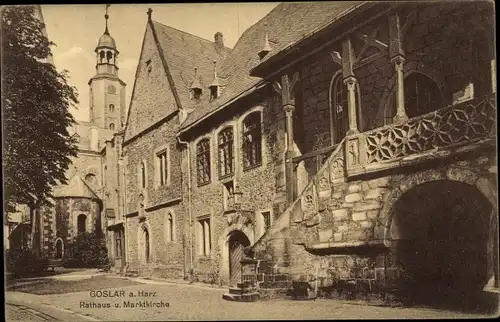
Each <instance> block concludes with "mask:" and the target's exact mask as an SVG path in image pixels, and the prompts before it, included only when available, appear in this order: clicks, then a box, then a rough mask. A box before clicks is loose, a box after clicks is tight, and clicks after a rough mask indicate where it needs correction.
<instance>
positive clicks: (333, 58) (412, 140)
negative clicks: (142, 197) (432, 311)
mask: <svg viewBox="0 0 500 322" xmlns="http://www.w3.org/2000/svg"><path fill="white" fill-rule="evenodd" d="M316 6H317V7H316ZM324 6H332V7H330V8H329V9H330V10H329V14H330V15H333V16H335V17H333V18H332V16H328V15H327V14H323V15H322V14H319V11H322V10H324V9H325V7H322V6H321V5H319V4H318V5H311V6H308V5H304V4H300V5H292V4H284V5H280V6H278V7H277V8H276V9H275V10H273V11H272V12H271V13H270V14H269V15H268V16H266V17H264V18H263V19H262V20H261V21H260V22H258V23H257V24H256V25H254V26H252V27H251V28H249V30H247V31H246V32H245V33H244V34H243V35H242V37H241V39H240V40H239V42H238V43H237V45H236V47H235V48H234V49H233V50H232V52H231V54H230V55H229V56H228V58H227V59H226V61H225V63H224V64H223V66H222V68H221V72H220V74H219V75H221V78H222V79H231V77H232V78H233V79H236V78H238V79H240V81H233V82H232V83H231V82H228V83H227V84H224V83H223V86H222V95H221V97H220V98H219V102H220V103H219V104H217V106H214V105H212V106H209V107H207V108H206V109H205V111H202V112H198V113H194V114H193V115H190V116H189V117H188V119H187V121H186V122H185V123H184V124H183V125H182V126H181V130H180V133H179V137H180V138H181V139H183V140H184V139H185V140H188V141H189V142H190V143H189V146H188V148H187V149H186V151H187V153H189V159H188V162H189V164H190V166H189V167H188V169H187V171H188V172H189V176H188V177H187V179H188V180H189V185H190V187H189V189H190V191H191V193H190V194H189V195H190V199H189V200H188V202H189V203H190V204H191V207H192V217H193V226H195V229H194V232H192V236H193V237H192V238H193V239H194V240H195V241H196V242H197V243H198V245H197V247H196V249H195V250H194V252H195V264H193V270H194V273H195V275H196V276H199V278H200V279H201V280H210V281H213V282H220V283H222V284H226V283H230V284H234V281H237V280H238V279H239V278H241V273H239V272H238V271H239V270H240V268H241V267H240V266H238V265H233V262H238V261H239V259H241V258H242V257H243V256H244V254H243V253H244V252H242V251H241V249H243V248H244V247H247V246H251V248H252V251H253V252H255V253H254V256H255V257H256V259H261V260H263V259H266V260H267V261H270V262H271V264H272V266H273V267H274V273H273V274H275V275H276V276H282V275H286V276H290V277H291V279H294V280H299V279H302V280H304V279H305V280H316V281H319V282H316V284H315V285H316V286H317V288H322V289H330V288H332V287H333V288H337V289H339V288H340V289H342V288H343V287H345V286H343V285H350V284H355V285H359V287H361V288H362V287H364V285H365V284H366V285H369V287H371V285H372V284H373V285H385V287H389V286H390V285H392V284H391V283H396V282H397V281H400V278H403V277H405V278H407V279H406V280H404V281H406V282H404V283H403V285H404V284H405V283H406V284H407V285H409V283H410V280H414V281H416V283H417V284H422V285H429V283H432V281H436V278H437V279H438V280H439V278H438V277H439V276H441V280H442V281H443V284H447V283H448V285H458V284H460V283H461V282H460V281H464V280H466V281H469V282H470V283H465V282H464V283H463V284H464V285H467V286H471V287H476V288H477V287H480V288H481V287H483V286H484V285H486V284H488V283H493V284H496V285H497V284H498V282H497V279H498V265H497V264H496V263H497V262H498V255H497V251H498V247H497V243H496V242H495V241H496V236H497V234H498V232H497V228H496V227H497V219H496V218H497V208H496V207H497V206H496V205H497V203H496V199H495V198H494V197H492V196H493V194H494V193H495V191H496V185H495V183H494V180H491V179H492V178H496V175H497V174H496V166H495V157H494V153H495V152H494V148H493V147H492V146H491V145H489V144H490V143H488V142H492V141H491V138H493V137H494V135H495V132H494V130H493V128H494V125H493V124H494V116H493V115H494V109H495V107H494V100H493V96H492V95H494V93H495V91H496V89H495V84H494V83H495V81H494V78H492V77H494V76H492V75H494V73H495V71H494V70H493V71H492V69H491V66H494V59H495V56H494V52H493V49H492V48H493V47H492V45H491V44H492V43H493V38H492V30H493V26H492V25H491V24H488V23H485V24H482V25H481V26H477V27H474V26H476V25H477V23H476V22H477V21H482V20H484V19H485V17H488V16H491V8H490V7H488V6H489V5H487V4H484V6H482V7H481V6H479V7H478V10H473V11H474V12H476V11H477V13H475V14H474V15H470V14H468V12H472V11H468V10H467V9H466V8H465V7H466V6H457V5H454V4H449V3H447V4H432V5H430V4H419V5H408V6H405V5H400V6H395V7H392V6H390V5H388V6H385V5H374V6H373V7H372V6H371V5H365V4H359V3H351V4H349V5H345V4H335V5H333V4H324ZM344 6H347V7H344ZM314 7H315V8H314ZM469 9H471V8H469ZM475 9H476V7H475ZM295 10H296V11H295ZM315 10H318V12H316V11H315ZM351 10H352V12H351ZM327 11H328V10H324V12H327ZM294 12H295V14H297V16H294ZM299 13H300V14H299ZM305 13H308V14H311V16H313V14H316V15H314V17H315V18H318V17H323V18H324V19H326V21H329V22H331V24H330V27H328V28H325V29H324V30H322V31H317V30H316V31H315V33H316V37H318V39H322V40H323V41H324V42H325V44H326V45H325V46H324V48H323V47H320V49H317V45H318V42H319V40H317V39H315V40H314V41H313V40H309V42H308V41H306V40H301V41H299V40H298V38H294V37H296V34H299V33H300V32H298V31H297V30H294V33H291V34H287V32H286V31H285V30H284V29H285V28H286V26H284V25H283V24H281V23H282V22H283V21H298V20H294V19H299V18H298V16H299V15H300V17H301V18H300V19H302V17H303V15H304V14H305ZM348 17H349V18H352V19H353V20H351V22H352V23H353V24H354V25H355V26H356V28H354V29H355V31H349V32H347V31H346V32H347V34H345V35H344V36H343V37H340V38H339V39H337V40H335V41H334V40H332V39H328V36H327V35H332V34H342V33H343V32H344V29H343V28H347V22H346V21H347V20H348V19H349V18H348ZM443 17H445V18H443ZM284 18H287V19H284ZM280 19H281V20H280ZM344 19H345V20H344ZM277 21H279V23H278V22H277ZM301 21H302V20H301ZM458 21H460V22H461V23H460V25H457V22H458ZM485 21H490V20H487V19H486V20H485ZM321 22H322V21H319V22H318V23H321ZM490 22H491V21H490ZM290 23H291V22H290ZM323 23H324V21H323ZM302 27H303V28H305V29H306V30H314V27H315V25H314V23H310V25H308V26H302ZM295 28H296V29H297V28H300V27H295ZM309 28H310V29H309ZM461 28H469V29H470V30H472V33H470V34H469V35H473V36H470V37H469V36H464V35H463V34H460V33H458V34H457V30H461ZM292 29H293V28H292ZM450 30H454V31H453V32H450ZM295 33H296V34H295ZM303 33H306V32H303ZM311 37H312V36H311ZM323 37H324V38H323ZM294 41H296V43H295V42H294ZM273 43H274V47H273ZM289 43H294V46H293V47H294V48H296V50H293V49H290V48H287V49H286V50H281V49H280V48H281V47H280V46H284V44H289ZM457 46H459V47H460V48H464V50H463V52H461V53H460V54H457V51H456V49H455V48H456V47H457ZM269 49H272V50H269ZM252 51H253V52H252ZM245 52H246V53H248V52H250V53H251V54H250V55H248V54H247V55H245V54H244V53H245ZM297 52H301V53H303V56H305V57H304V58H302V57H300V55H299V54H297ZM256 54H257V55H256ZM261 54H262V56H261V57H263V58H261V59H260V61H259V56H258V55H261ZM252 55H253V56H252ZM235 57H237V58H235ZM344 57H345V58H344ZM343 58H344V59H343ZM287 64H290V65H291V66H292V67H287V70H286V71H283V70H282V68H281V66H288V65H287ZM238 68H242V69H243V71H242V70H241V69H240V70H238ZM245 68H246V71H244V70H245ZM249 74H250V75H249ZM252 76H253V77H254V78H253V77H252ZM258 77H260V78H258ZM273 83H274V84H276V85H275V86H272V85H273ZM224 85H225V86H224ZM271 87H274V91H273V89H271ZM243 88H244V89H246V91H243V90H242V89H243ZM275 92H277V93H275ZM225 93H227V95H225ZM419 93H420V94H419ZM416 101H420V102H422V103H421V104H420V105H419V104H417V103H416ZM423 102H426V103H423ZM405 106H406V108H405ZM252 112H254V113H257V115H259V117H260V118H261V121H262V122H261V124H260V127H259V130H260V142H261V143H260V147H259V148H260V149H261V150H260V151H259V154H260V158H261V161H260V162H258V164H257V165H256V166H255V167H249V168H248V169H245V153H246V150H245V142H246V140H247V139H248V137H247V136H246V134H245V124H244V122H245V118H246V117H247V116H248V115H250V114H252ZM461 115H467V116H464V117H462V116H461ZM474 115H476V116H477V117H478V118H477V119H475V121H473V119H474V118H475V117H476V116H474ZM353 119H355V121H354V120H353ZM470 122H472V123H474V124H476V125H474V126H473V125H467V124H471V123H470ZM469 126H472V127H469ZM476 126H477V127H476ZM443 127H444V128H446V129H444V128H443ZM228 128H229V129H232V135H231V142H232V144H231V149H232V151H233V154H232V156H231V160H232V161H231V162H232V163H231V164H230V168H231V167H232V171H230V172H231V173H230V174H229V175H226V174H225V173H224V171H222V172H223V174H222V175H221V170H220V168H221V167H225V166H226V165H227V160H226V156H225V154H224V153H225V152H224V151H225V150H224V147H225V146H226V145H225V144H224V143H223V142H225V141H224V140H225V138H224V137H223V136H221V132H224V133H227V132H225V130H227V129H228ZM454 128H456V130H452V129H454ZM458 128H460V129H461V130H460V131H459V130H458ZM443 131H444V132H443ZM448 131H450V132H448ZM492 131H493V132H492ZM229 132H231V131H229ZM346 133H347V135H346ZM433 133H434V134H433ZM445 133H446V134H445ZM455 133H456V134H455ZM459 133H460V134H459ZM434 135H437V137H434ZM252 138H253V137H252ZM221 140H222V141H221ZM289 142H290V143H289ZM206 160H208V162H207V161H206ZM200 162H202V163H206V165H205V166H200ZM221 162H222V165H221ZM289 164H290V166H289ZM200 177H202V180H201V181H200ZM205 177H206V178H205ZM270 178H271V180H269V179H270ZM487 178H489V179H487ZM486 187H488V188H486ZM413 189H414V190H413ZM439 191H441V192H439ZM443 191H446V193H444V192H443ZM231 193H232V195H233V199H235V198H238V199H239V202H238V207H234V205H231V200H228V197H227V196H228V195H231ZM465 195H469V196H476V197H474V198H473V199H474V200H475V201H471V202H462V203H458V202H457V200H461V199H462V200H463V199H465ZM442 199H447V200H455V201H454V202H450V203H441V204H440V205H439V206H438V204H439V200H442ZM422 200H428V204H425V205H421V206H420V207H418V205H419V203H420V202H421V201H422ZM433 200H434V201H433ZM415 207H417V208H419V209H418V210H412V208H415ZM446 207H448V208H446ZM235 208H237V209H235ZM438 209H439V210H438ZM445 209H446V210H445ZM473 209H475V210H473ZM472 212H481V215H479V214H478V216H480V217H482V218H484V221H482V223H475V224H474V225H473V224H471V223H469V224H465V223H466V222H468V220H470V217H468V218H469V219H466V217H460V216H462V215H460V214H464V213H472ZM431 213H441V215H440V216H441V217H439V216H437V217H436V215H432V216H431V215H430V214H431ZM263 214H266V215H267V214H270V217H271V219H270V220H268V222H270V223H271V224H270V226H269V227H267V228H268V229H267V231H266V230H265V229H263V227H266V225H265V224H264V225H263V224H262V222H263ZM410 214H411V215H410ZM449 214H453V215H451V216H450V215H449ZM409 216H410V217H411V218H413V219H409V218H410V217H409ZM403 218H404V219H403ZM457 218H462V219H457ZM460 221H462V224H460V225H459V224H458V222H460ZM207 223H208V227H209V228H208V230H207ZM412 225H413V226H414V227H412ZM403 226H404V228H403ZM434 226H435V227H434ZM450 226H453V227H455V228H454V229H450V228H449V227H450ZM431 227H434V228H432V229H431ZM436 227H440V228H436ZM412 228H413V231H411V230H412ZM419 229H422V230H421V231H420V230H419ZM207 231H208V241H207ZM440 233H443V234H447V236H449V237H450V239H449V240H453V243H450V242H443V241H442V240H441V237H440V236H439V235H440ZM467 233H468V234H470V236H476V237H475V238H477V239H474V238H473V237H464V236H465V235H466V234H467ZM407 234H408V235H407ZM479 236H481V237H479ZM479 241H481V242H479ZM413 243H415V244H413ZM207 244H208V245H209V247H208V251H207V247H206V245H207ZM235 244H239V245H237V246H235ZM452 245H455V246H456V247H459V248H460V249H461V252H460V254H462V255H463V256H464V257H460V256H454V255H453V256H452V255H451V253H452V251H451V250H452V249H453V247H454V246H452ZM457 245H459V246H457ZM412 247H413V248H412ZM419 247H420V248H419ZM424 250H425V252H424ZM419 252H420V254H422V253H425V255H421V257H420V258H419V257H418V256H415V255H412V254H415V253H419ZM250 253H251V252H250ZM464 254H469V255H464ZM436 258H439V259H440V260H436ZM465 258H468V259H469V260H468V261H466V260H465ZM441 259H442V260H441ZM464 261H466V262H467V264H464ZM471 267H472V268H471ZM232 272H234V276H233V275H232ZM405 274H406V275H405ZM217 275H218V276H217ZM408 276H410V277H408ZM247 277H248V278H251V276H247ZM254 277H255V276H254ZM273 278H274V277H272V276H270V278H269V279H267V277H266V278H265V281H266V282H267V281H270V280H272V279H273ZM377 283H378V284H377ZM313 284H314V283H313ZM264 285H266V284H264ZM388 285H389V286H388ZM398 285H401V284H398ZM267 287H272V283H268V284H267Z"/></svg>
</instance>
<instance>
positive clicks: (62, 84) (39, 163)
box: [1, 6, 78, 223]
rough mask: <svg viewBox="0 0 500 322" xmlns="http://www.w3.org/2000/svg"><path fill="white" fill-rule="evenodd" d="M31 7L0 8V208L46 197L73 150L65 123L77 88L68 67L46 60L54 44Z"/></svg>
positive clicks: (36, 202)
mask: <svg viewBox="0 0 500 322" xmlns="http://www.w3.org/2000/svg"><path fill="white" fill-rule="evenodd" d="M35 9H36V8H35V7H34V6H5V7H3V8H2V11H1V17H2V20H1V35H2V38H1V39H2V40H1V46H2V120H3V137H4V141H3V142H4V146H3V152H4V153H3V170H4V214H5V213H6V212H10V211H13V209H14V208H15V206H16V204H27V205H29V206H30V208H34V207H38V206H40V205H42V204H44V203H46V202H47V200H48V198H50V197H51V191H52V188H53V187H54V186H55V185H57V184H59V183H61V184H64V183H66V182H67V179H66V176H65V173H66V171H67V169H68V168H69V165H70V164H71V159H70V158H71V157H74V156H76V152H77V148H76V145H75V143H76V140H75V139H74V138H72V137H71V136H70V135H69V133H68V127H69V126H71V125H73V124H74V122H75V121H74V119H73V116H72V115H71V113H70V112H69V107H70V106H76V104H77V103H78V94H77V91H76V88H74V87H72V86H70V85H69V84H68V82H67V80H68V72H67V71H63V72H61V73H59V72H58V71H57V70H56V69H55V67H54V65H53V64H52V63H51V59H50V58H51V49H50V46H51V45H54V44H53V43H52V42H50V41H49V40H48V39H47V37H46V36H45V35H44V25H43V23H42V22H41V21H40V20H38V19H37V18H36V17H35ZM32 213H34V212H32ZM31 219H32V223H33V222H35V221H34V219H35V218H31Z"/></svg>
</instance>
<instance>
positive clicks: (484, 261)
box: [375, 166, 498, 287]
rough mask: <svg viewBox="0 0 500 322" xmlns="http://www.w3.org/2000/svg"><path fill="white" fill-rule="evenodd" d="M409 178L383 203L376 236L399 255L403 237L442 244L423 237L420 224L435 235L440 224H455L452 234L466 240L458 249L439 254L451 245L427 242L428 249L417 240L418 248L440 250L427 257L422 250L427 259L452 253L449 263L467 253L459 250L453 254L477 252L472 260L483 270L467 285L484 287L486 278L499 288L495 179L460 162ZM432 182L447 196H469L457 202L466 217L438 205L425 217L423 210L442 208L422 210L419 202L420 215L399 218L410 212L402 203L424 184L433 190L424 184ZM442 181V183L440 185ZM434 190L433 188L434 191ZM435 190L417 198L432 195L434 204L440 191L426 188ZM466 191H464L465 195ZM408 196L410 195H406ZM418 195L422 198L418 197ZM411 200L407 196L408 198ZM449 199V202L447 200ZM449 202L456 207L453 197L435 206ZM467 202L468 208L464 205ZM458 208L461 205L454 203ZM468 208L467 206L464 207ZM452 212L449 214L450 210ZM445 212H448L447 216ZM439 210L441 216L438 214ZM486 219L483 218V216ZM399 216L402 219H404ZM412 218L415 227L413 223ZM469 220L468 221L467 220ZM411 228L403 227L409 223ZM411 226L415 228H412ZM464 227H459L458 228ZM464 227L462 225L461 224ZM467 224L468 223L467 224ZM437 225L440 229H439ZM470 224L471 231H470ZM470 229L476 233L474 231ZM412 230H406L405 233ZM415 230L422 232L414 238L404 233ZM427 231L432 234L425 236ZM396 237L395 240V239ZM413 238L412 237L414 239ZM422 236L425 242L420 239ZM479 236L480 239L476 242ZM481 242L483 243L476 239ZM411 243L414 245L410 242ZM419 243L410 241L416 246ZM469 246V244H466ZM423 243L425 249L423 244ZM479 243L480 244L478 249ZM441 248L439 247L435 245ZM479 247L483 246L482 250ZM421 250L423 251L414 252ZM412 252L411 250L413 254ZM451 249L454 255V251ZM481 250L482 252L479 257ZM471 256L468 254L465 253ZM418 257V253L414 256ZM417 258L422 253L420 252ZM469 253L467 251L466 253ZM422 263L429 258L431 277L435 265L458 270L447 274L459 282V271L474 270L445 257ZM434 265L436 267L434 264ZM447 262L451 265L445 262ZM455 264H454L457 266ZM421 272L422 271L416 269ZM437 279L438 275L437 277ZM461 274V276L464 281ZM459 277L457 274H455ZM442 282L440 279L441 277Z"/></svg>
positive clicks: (466, 272) (416, 209)
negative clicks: (457, 164) (444, 259)
mask: <svg viewBox="0 0 500 322" xmlns="http://www.w3.org/2000/svg"><path fill="white" fill-rule="evenodd" d="M403 178H404V179H403V180H402V181H400V182H399V186H397V187H396V188H395V189H392V191H391V192H390V193H389V194H388V195H387V196H386V197H385V198H384V204H383V207H382V209H381V211H380V214H379V222H378V224H377V225H378V227H376V228H375V229H376V231H375V236H376V238H380V239H383V241H384V244H385V245H386V247H387V248H388V249H391V250H392V251H394V252H395V253H393V254H396V255H395V256H398V255H397V253H398V252H397V251H395V250H396V249H397V247H400V242H401V241H402V242H403V245H404V242H407V241H408V240H413V239H412V238H417V241H416V242H415V244H418V243H421V242H422V240H423V241H424V243H425V242H429V245H431V244H432V243H431V242H434V243H436V240H432V238H428V237H425V238H423V239H422V237H419V236H422V235H423V234H420V233H419V231H420V228H422V229H427V230H422V231H423V232H427V233H429V234H431V235H432V233H431V232H432V231H433V230H434V231H439V229H441V228H435V227H453V228H450V229H448V233H450V232H451V233H452V236H455V237H454V238H458V239H459V240H462V242H461V243H458V244H457V246H456V247H457V248H459V249H455V250H454V251H450V252H445V253H444V254H445V255H443V256H436V255H435V254H440V252H443V250H439V249H440V248H441V249H446V247H447V246H446V245H444V246H443V247H441V246H439V247H437V248H436V247H434V246H427V248H422V247H420V246H418V245H415V246H414V247H415V248H416V249H430V250H431V251H428V252H427V253H429V254H434V255H433V256H427V257H425V255H422V256H423V258H427V259H429V258H432V259H440V258H444V257H446V256H450V258H449V259H448V258H447V257H446V261H449V262H452V263H453V262H455V261H456V260H457V258H459V259H460V256H462V255H456V256H457V257H456V258H455V257H453V256H455V255H453V253H455V252H456V253H457V254H458V253H460V254H474V255H475V257H474V256H472V257H473V259H470V261H471V264H470V266H471V267H476V269H477V270H478V271H479V272H480V273H477V274H476V275H477V279H476V278H474V279H471V280H472V281H471V284H470V285H468V286H467V287H484V286H485V285H486V282H488V284H492V283H494V287H498V263H497V262H498V254H497V252H498V245H497V243H498V217H497V208H498V206H497V198H496V196H497V193H496V191H497V188H496V186H495V184H494V183H493V182H492V181H491V180H490V179H488V178H486V177H483V176H481V174H480V173H479V172H476V171H472V170H470V169H464V168H458V167H456V166H449V167H447V168H445V169H442V170H435V169H432V170H427V171H424V172H420V173H415V174H411V175H409V176H407V177H403ZM428 184H434V190H433V191H438V190H436V187H440V188H439V189H440V191H443V195H446V194H448V195H450V196H451V198H457V196H458V198H459V199H458V200H459V201H461V200H465V202H457V203H456V207H458V209H460V208H462V211H461V212H460V211H459V212H458V214H460V213H462V214H463V216H464V217H460V219H459V220H457V219H454V218H455V217H454V216H455V215H456V214H457V213H456V212H455V211H452V212H447V211H443V210H434V211H433V212H430V211H428V212H427V213H428V218H427V219H422V214H424V213H425V212H426V211H425V210H423V209H425V208H427V209H439V208H432V207H433V206H432V205H431V206H424V205H422V208H423V209H421V208H420V207H413V208H415V212H414V215H415V217H411V216H410V217H408V218H407V219H404V220H403V219H398V217H397V216H401V215H403V216H406V215H408V214H409V213H410V212H408V211H407V212H405V211H401V209H404V208H399V207H401V203H400V200H401V202H406V201H408V196H409V195H411V194H414V193H415V192H416V191H417V190H418V189H420V192H423V191H424V192H425V190H426V189H427V188H426V187H424V185H428ZM439 185H442V186H439ZM445 187H455V188H451V189H447V188H445ZM430 191H432V189H431V190H430ZM426 193H428V194H429V196H430V197H429V198H425V197H417V198H420V199H414V200H426V201H427V203H428V204H432V201H431V200H432V198H433V196H434V194H433V193H432V192H431V193H429V192H426ZM460 196H462V197H461V198H460ZM463 196H467V197H468V196H471V198H467V197H463ZM404 198H406V199H404ZM413 198H416V197H415V196H414V197H413ZM403 199H404V200H405V201H402V200H403ZM447 199H449V198H441V199H439V200H447ZM442 204H444V206H443V205H442ZM446 204H448V205H450V204H452V205H453V207H455V206H454V205H455V203H453V202H451V203H450V202H448V203H447V202H444V203H439V202H435V205H434V207H436V205H438V206H441V207H445V208H446V207H447V206H446ZM464 207H465V208H464ZM408 209H411V207H408V206H406V210H408ZM454 209H455V208H454ZM463 209H465V210H463ZM450 213H451V214H452V215H449V214H450ZM475 213H477V214H476V215H475V216H471V215H470V214H475ZM441 214H443V215H441ZM436 215H437V216H436ZM440 216H442V217H447V218H448V219H441V217H440ZM412 218H419V219H418V220H417V221H413V219H412ZM436 218H438V220H437V221H438V222H437V223H436V222H435V221H434V220H435V219H436ZM479 218H482V219H479ZM446 220H453V222H454V223H453V225H443V224H442V222H445V221H446ZM471 220H472V222H473V223H474V225H470V226H467V225H468V223H469V222H470V221H471ZM398 221H399V222H398ZM402 221H403V222H404V221H406V222H407V224H403V223H402ZM418 221H423V225H422V224H421V223H419V222H418ZM409 222H411V226H410V225H409V224H408V223H409ZM464 223H465V224H464ZM394 225H396V226H394ZM405 225H406V227H407V228H400V227H403V226H405ZM408 227H411V228H408ZM457 227H458V228H457ZM460 227H461V228H460ZM464 227H465V228H464ZM393 228H395V232H393V231H392V229H393ZM436 229H437V230H436ZM464 229H466V230H464ZM468 229H470V232H469V230H468ZM405 230H406V232H405ZM413 230H414V232H412V233H410V235H412V234H413V235H414V236H416V237H411V236H409V235H406V236H405V235H404V234H407V233H408V231H413ZM393 233H395V234H396V235H395V236H396V237H394V236H393V235H391V234H393ZM441 233H443V234H445V232H441V231H439V233H438V234H437V235H436V233H434V236H439V234H441ZM425 236H427V235H425ZM394 238H395V239H394ZM408 238H409V239H408ZM476 238H477V239H476ZM418 240H420V241H418ZM472 241H474V242H472ZM476 241H477V242H476ZM410 244H411V245H410ZM412 244H413V242H411V243H409V244H407V246H408V245H410V246H411V247H413V245H412ZM462 246H463V247H462ZM419 247H420V248H419ZM475 247H477V248H476V249H474V248H475ZM435 249H437V250H435ZM478 250H479V251H478ZM414 253H415V254H416V253H417V251H415V252H414ZM399 254H403V252H402V251H399ZM407 254H408V253H407ZM449 254H451V255H449ZM476 254H477V256H476ZM464 256H465V255H464ZM410 257H412V255H410ZM414 257H415V258H417V256H414ZM462 257H463V256H462ZM412 260H413V262H414V263H416V262H420V261H417V260H415V259H412ZM421 262H423V263H426V262H427V264H425V265H427V266H426V267H428V272H429V274H430V276H432V274H435V272H436V269H435V268H433V265H435V266H437V267H438V270H443V272H448V273H445V274H449V272H452V273H451V275H443V276H455V282H456V276H461V275H460V274H465V275H464V276H466V274H469V275H470V271H469V272H468V271H467V270H466V269H463V267H460V265H456V266H457V267H458V268H457V269H456V270H455V269H453V270H450V269H449V267H448V268H446V267H445V268H443V267H442V265H443V264H442V263H443V262H445V261H439V260H436V262H433V261H432V260H431V261H430V263H429V262H428V261H426V260H422V261H421ZM461 262H464V260H463V258H462V259H461V260H459V261H458V263H461ZM429 265H430V266H429ZM445 266H446V265H445ZM453 267H454V266H453ZM415 271H417V270H415ZM418 271H421V272H426V274H427V271H426V270H425V269H420V270H418ZM434 279H435V280H436V278H434ZM462 279H463V278H461V279H460V280H462ZM452 280H453V278H452ZM438 282H439V280H438ZM450 285H452V282H450Z"/></svg>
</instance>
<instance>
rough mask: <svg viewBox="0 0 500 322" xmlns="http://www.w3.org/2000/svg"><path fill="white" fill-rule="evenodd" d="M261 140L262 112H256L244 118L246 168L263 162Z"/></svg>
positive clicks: (244, 159) (244, 160) (244, 165)
mask: <svg viewBox="0 0 500 322" xmlns="http://www.w3.org/2000/svg"><path fill="white" fill-rule="evenodd" d="M261 141H262V134H261V122H260V112H254V113H251V114H249V115H248V116H247V117H246V118H245V119H244V120H243V153H244V155H243V162H244V163H243V167H244V169H248V168H251V167H254V166H258V165H260V163H261V162H262V148H261Z"/></svg>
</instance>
